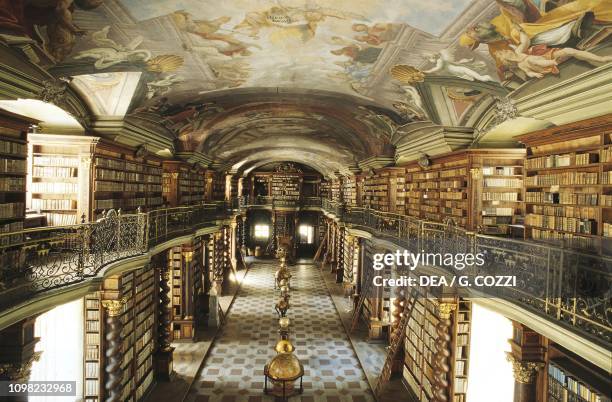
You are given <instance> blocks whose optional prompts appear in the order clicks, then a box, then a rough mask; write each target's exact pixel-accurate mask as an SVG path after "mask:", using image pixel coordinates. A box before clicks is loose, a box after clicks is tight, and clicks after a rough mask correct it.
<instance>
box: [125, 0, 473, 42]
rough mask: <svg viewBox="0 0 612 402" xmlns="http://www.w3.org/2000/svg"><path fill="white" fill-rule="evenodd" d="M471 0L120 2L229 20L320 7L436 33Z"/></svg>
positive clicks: (149, 12) (144, 15)
mask: <svg viewBox="0 0 612 402" xmlns="http://www.w3.org/2000/svg"><path fill="white" fill-rule="evenodd" d="M470 2H471V0H452V1H423V0H318V1H312V0H311V1H308V0H306V1H304V0H285V1H270V0H229V1H218V0H204V1H201V0H158V1H155V0H123V1H122V4H124V5H125V6H126V7H127V8H128V9H129V10H130V12H131V13H132V15H133V16H134V17H135V18H137V19H139V20H146V19H150V18H154V17H159V16H161V15H164V14H169V13H172V12H174V11H177V10H188V11H191V12H193V15H195V16H197V17H198V18H202V19H212V18H217V17H221V16H224V15H227V16H232V17H233V20H232V22H238V20H241V19H242V17H243V16H244V14H245V13H246V12H249V11H258V10H260V11H265V10H266V9H268V8H270V7H274V6H276V7H283V6H285V7H297V8H306V9H308V8H312V9H317V8H320V7H323V8H329V9H337V10H344V11H346V12H352V13H355V14H361V15H363V16H367V20H369V21H370V22H374V21H376V22H379V21H389V22H399V23H406V24H409V25H411V26H413V27H415V28H418V29H421V30H423V31H425V32H429V33H431V34H434V35H438V34H440V33H441V32H442V31H443V30H444V28H446V26H447V25H448V23H449V22H450V21H452V20H453V19H454V18H455V17H457V15H459V13H460V12H461V11H463V10H464V9H465V7H466V6H467V5H468V4H469V3H470ZM229 25H231V24H229ZM334 25H336V24H334Z"/></svg>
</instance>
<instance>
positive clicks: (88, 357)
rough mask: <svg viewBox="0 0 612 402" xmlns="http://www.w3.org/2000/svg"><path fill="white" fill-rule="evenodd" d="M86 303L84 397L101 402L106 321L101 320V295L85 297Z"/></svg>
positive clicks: (93, 294) (88, 401)
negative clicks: (103, 342) (103, 343)
mask: <svg viewBox="0 0 612 402" xmlns="http://www.w3.org/2000/svg"><path fill="white" fill-rule="evenodd" d="M84 303H85V306H84V307H85V308H84V312H85V316H84V322H85V325H84V327H85V338H84V344H85V345H84V362H83V376H84V378H83V396H84V399H85V402H98V401H100V400H101V389H102V388H103V386H102V384H101V373H102V372H103V371H104V370H103V366H102V364H103V358H102V356H103V351H102V340H103V339H104V321H102V320H101V305H100V293H99V292H94V293H91V294H89V295H87V296H85V298H84ZM101 387H102V388H101Z"/></svg>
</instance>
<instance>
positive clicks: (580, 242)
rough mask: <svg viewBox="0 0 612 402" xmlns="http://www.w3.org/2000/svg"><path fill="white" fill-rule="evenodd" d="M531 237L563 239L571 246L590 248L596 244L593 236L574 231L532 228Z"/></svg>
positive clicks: (551, 239) (546, 239)
mask: <svg viewBox="0 0 612 402" xmlns="http://www.w3.org/2000/svg"><path fill="white" fill-rule="evenodd" d="M531 238H532V239H535V240H545V241H563V242H566V243H568V245H569V246H571V247H575V248H584V249H589V248H593V247H594V246H595V241H594V240H593V239H594V238H592V237H584V236H580V235H579V234H573V233H563V232H555V231H552V230H546V229H535V228H532V229H531Z"/></svg>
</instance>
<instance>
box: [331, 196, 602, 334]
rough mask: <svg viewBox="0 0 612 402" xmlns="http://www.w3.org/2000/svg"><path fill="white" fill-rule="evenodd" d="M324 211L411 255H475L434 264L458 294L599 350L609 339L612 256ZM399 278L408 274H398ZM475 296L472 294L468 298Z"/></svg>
mask: <svg viewBox="0 0 612 402" xmlns="http://www.w3.org/2000/svg"><path fill="white" fill-rule="evenodd" d="M322 205H323V209H325V210H326V211H329V212H332V213H334V214H335V215H337V216H338V217H339V218H340V219H341V220H342V221H343V222H344V223H347V224H350V225H352V226H354V227H358V228H359V227H361V228H363V229H366V230H369V231H372V232H374V234H375V235H376V236H377V237H379V238H386V239H388V240H391V241H392V242H394V243H395V244H398V245H400V246H402V247H404V248H405V249H407V250H410V251H412V252H415V253H418V252H426V253H432V254H436V253H441V254H443V255H446V254H452V255H458V254H473V255H476V254H481V255H484V258H483V259H484V264H483V265H481V266H478V265H476V264H473V265H470V266H465V267H464V268H463V269H458V268H457V267H456V266H453V267H444V266H438V265H436V267H437V268H439V269H442V270H443V272H444V273H446V274H450V275H451V276H455V277H456V276H465V277H467V279H468V282H469V283H470V284H471V285H470V286H469V287H467V286H466V287H461V286H458V288H459V292H460V294H465V295H471V296H474V295H482V296H483V297H498V298H502V299H506V300H508V301H511V302H512V303H515V304H517V305H520V306H521V307H524V308H526V309H528V310H530V311H532V312H534V313H536V314H539V315H542V316H545V317H546V318H549V319H552V320H553V321H555V322H557V323H560V324H562V325H564V326H567V327H569V328H571V329H573V330H575V331H577V332H579V333H581V334H582V335H585V336H587V337H588V338H591V339H592V340H594V341H595V342H597V343H599V344H602V345H607V346H609V345H610V342H611V341H612V258H611V257H610V256H607V255H597V254H594V253H589V252H584V251H580V250H573V249H569V248H564V247H559V246H556V245H549V244H543V243H536V242H528V241H524V240H514V239H508V238H502V237H495V236H486V235H481V234H477V233H474V232H470V231H467V230H464V229H462V228H459V227H456V226H453V225H450V224H442V223H435V222H427V221H422V220H419V219H415V218H413V217H408V216H403V215H397V214H393V213H385V212H380V211H375V210H371V209H364V208H350V209H349V208H344V209H343V208H342V206H341V205H338V203H334V202H332V201H328V200H324V201H323V203H322ZM399 271H400V272H399V273H400V274H406V273H407V272H401V270H399ZM477 276H480V277H482V276H497V277H500V276H515V277H516V285H513V286H507V287H506V286H481V287H478V286H474V283H475V281H474V280H475V278H476V277H477ZM475 291H478V292H475Z"/></svg>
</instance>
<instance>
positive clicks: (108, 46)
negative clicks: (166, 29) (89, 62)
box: [74, 26, 152, 70]
mask: <svg viewBox="0 0 612 402" xmlns="http://www.w3.org/2000/svg"><path fill="white" fill-rule="evenodd" d="M109 31H110V26H106V27H104V28H102V29H101V30H100V31H97V32H94V33H92V34H91V40H92V42H93V43H95V44H96V45H97V46H99V47H96V48H93V49H87V50H82V51H80V52H79V53H78V54H77V55H76V56H74V58H75V59H76V60H79V59H94V60H95V62H94V67H95V68H96V69H98V70H103V69H105V68H109V67H112V66H114V65H117V64H120V63H124V62H130V63H135V62H146V61H148V60H150V59H151V56H152V54H151V52H150V51H149V50H146V49H137V48H138V46H140V45H141V44H142V41H143V40H144V39H143V37H142V36H140V35H139V36H137V37H135V38H134V39H132V41H131V42H130V43H128V44H127V45H125V46H124V45H120V44H118V43H117V42H115V41H114V40H112V39H110V38H109V37H108V33H109Z"/></svg>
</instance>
